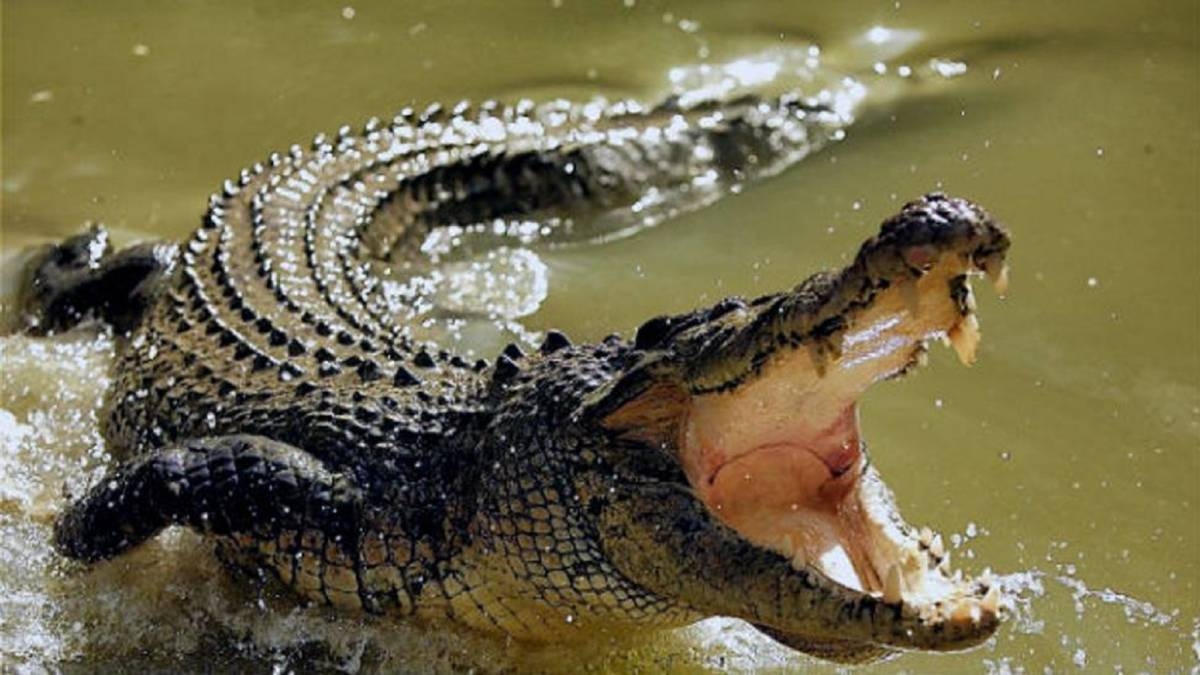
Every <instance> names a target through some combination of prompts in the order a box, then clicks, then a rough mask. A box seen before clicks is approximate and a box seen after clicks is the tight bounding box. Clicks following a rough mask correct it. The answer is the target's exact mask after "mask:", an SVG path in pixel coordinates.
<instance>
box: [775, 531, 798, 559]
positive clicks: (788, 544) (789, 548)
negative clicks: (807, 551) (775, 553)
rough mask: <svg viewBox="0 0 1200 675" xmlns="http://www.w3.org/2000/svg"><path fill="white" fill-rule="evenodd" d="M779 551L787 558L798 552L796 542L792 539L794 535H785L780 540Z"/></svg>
mask: <svg viewBox="0 0 1200 675" xmlns="http://www.w3.org/2000/svg"><path fill="white" fill-rule="evenodd" d="M779 550H781V551H783V554H784V555H786V556H787V557H789V558H790V557H792V554H793V553H795V552H796V542H795V541H794V540H793V539H792V535H790V534H785V535H783V536H782V537H780V538H779Z"/></svg>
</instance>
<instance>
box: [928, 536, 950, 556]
mask: <svg viewBox="0 0 1200 675" xmlns="http://www.w3.org/2000/svg"><path fill="white" fill-rule="evenodd" d="M929 552H930V553H932V554H933V557H935V558H938V559H941V558H943V557H945V556H946V543H945V542H944V541H942V535H941V534H935V535H933V537H932V538H931V539H930V541H929Z"/></svg>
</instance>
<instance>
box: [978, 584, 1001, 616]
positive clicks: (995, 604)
mask: <svg viewBox="0 0 1200 675" xmlns="http://www.w3.org/2000/svg"><path fill="white" fill-rule="evenodd" d="M979 606H980V607H982V608H983V611H985V612H987V613H989V614H995V613H997V612H999V611H1000V587H999V586H997V585H995V584H992V587H991V588H989V589H988V592H987V593H986V594H985V595H984V596H983V600H981V601H980V603H979Z"/></svg>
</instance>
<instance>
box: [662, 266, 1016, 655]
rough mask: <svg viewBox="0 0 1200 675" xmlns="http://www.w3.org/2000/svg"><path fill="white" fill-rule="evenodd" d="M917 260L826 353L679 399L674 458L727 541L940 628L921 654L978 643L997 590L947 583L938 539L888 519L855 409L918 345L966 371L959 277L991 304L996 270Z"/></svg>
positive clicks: (968, 327)
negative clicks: (977, 283) (944, 354)
mask: <svg viewBox="0 0 1200 675" xmlns="http://www.w3.org/2000/svg"><path fill="white" fill-rule="evenodd" d="M910 253H911V255H913V256H916V257H917V258H921V256H922V254H923V251H922V250H921V249H920V248H917V249H914V250H913V251H911V252H910ZM930 255H931V258H930V259H924V260H921V259H919V260H916V261H915V262H916V263H918V264H919V266H920V267H921V268H922V269H923V271H924V273H923V274H921V275H920V276H919V277H917V278H914V279H912V280H906V281H903V282H900V283H896V284H893V285H891V286H889V287H887V288H885V289H883V290H880V291H879V292H878V293H876V294H875V295H874V297H873V299H872V300H871V302H870V303H869V305H867V306H865V307H862V308H859V309H858V310H857V311H856V313H854V315H853V316H852V318H851V319H850V320H849V322H848V325H847V326H846V328H845V330H844V331H842V332H841V334H840V335H839V336H838V337H837V338H836V341H834V342H833V343H831V344H826V345H823V346H822V347H821V348H820V349H816V348H811V347H810V348H808V349H806V348H804V346H801V347H799V348H796V349H791V350H781V351H779V352H778V353H777V354H775V355H774V356H773V357H772V359H771V360H770V361H769V362H768V363H766V364H765V365H764V366H763V368H762V370H761V371H760V372H759V374H758V375H757V376H755V377H754V378H753V379H752V380H750V381H747V382H745V383H743V384H741V385H740V386H738V387H737V388H734V389H732V390H730V391H721V392H717V393H704V394H699V395H695V396H694V397H692V399H691V401H690V402H689V405H688V410H687V414H686V420H685V422H684V424H683V425H681V430H680V436H681V438H680V440H679V447H680V449H681V459H682V462H683V466H684V471H685V473H686V474H687V476H688V479H689V482H690V483H691V485H692V487H693V489H694V491H695V493H696V495H697V496H698V497H699V498H700V499H701V501H703V502H704V503H705V504H706V505H707V507H708V509H709V510H710V511H711V512H712V513H713V514H715V515H716V517H717V518H718V519H720V520H721V521H723V522H724V523H725V524H726V525H728V526H730V527H732V528H733V529H734V530H736V531H737V532H738V534H739V535H740V536H742V537H743V538H745V539H746V540H748V541H750V542H751V543H753V544H755V545H757V546H759V547H763V548H766V549H769V550H772V551H775V552H776V553H778V554H780V555H783V556H785V557H786V558H788V559H789V560H790V561H791V563H792V566H793V567H794V568H796V569H807V570H809V571H815V572H816V573H818V574H819V575H820V576H821V577H822V578H824V579H825V580H826V581H827V582H829V583H832V584H835V585H837V586H839V587H841V590H842V591H843V592H844V594H845V595H846V596H848V597H849V598H854V597H856V596H870V597H871V598H872V599H873V600H875V601H878V602H882V603H885V604H887V605H891V606H895V607H897V608H899V611H900V613H902V614H903V615H904V616H906V617H909V618H911V619H912V620H914V621H917V622H920V623H922V624H925V625H934V624H949V625H951V627H952V628H953V630H950V631H948V632H949V633H954V634H957V635H960V636H961V637H960V638H959V639H956V640H948V641H947V642H946V643H942V644H935V645H931V648H943V649H946V648H949V649H953V648H961V647H965V646H969V645H970V644H974V643H977V642H979V641H981V640H982V639H985V638H986V637H987V636H989V635H990V634H991V632H992V631H993V630H994V627H995V626H996V625H997V623H998V615H999V612H1000V592H999V589H998V588H997V587H996V585H995V584H994V583H992V582H991V580H990V579H989V578H987V575H986V574H985V576H984V577H983V578H980V579H969V578H965V577H964V576H963V575H962V574H961V573H960V572H957V571H954V570H952V569H951V568H950V554H949V551H947V550H946V546H945V543H944V541H943V539H942V537H941V535H939V534H936V533H934V532H933V531H932V530H930V529H929V528H919V529H918V528H914V527H912V526H910V525H908V524H907V523H905V522H904V521H903V519H902V518H901V517H900V516H899V513H898V511H897V510H896V507H895V504H894V503H893V499H892V496H891V493H890V491H889V490H888V489H887V487H886V486H885V485H884V484H883V482H882V480H881V479H880V478H879V477H878V475H877V473H876V472H875V471H874V469H873V468H872V467H871V466H870V462H869V461H868V457H867V454H866V445H865V443H864V442H863V440H862V438H861V436H860V434H859V426H858V411H857V405H856V401H857V399H858V397H859V396H861V395H862V393H863V392H864V391H866V389H867V388H868V387H869V386H871V385H872V384H873V383H875V382H878V381H880V380H884V379H889V378H893V377H896V376H898V375H901V374H903V373H905V372H907V371H908V370H910V369H911V368H913V367H914V366H916V365H918V364H919V363H921V362H922V361H923V355H924V353H925V351H926V345H927V343H928V342H930V341H933V340H942V341H945V342H946V343H948V344H949V345H950V346H951V347H953V349H954V350H955V351H956V352H957V354H958V356H959V358H960V360H961V361H962V362H964V363H970V362H971V361H972V360H973V359H974V354H975V349H976V346H977V345H978V342H979V324H978V321H977V319H976V316H975V313H974V298H973V296H972V294H971V287H970V278H971V276H974V275H978V274H983V273H984V272H985V271H986V273H988V275H989V276H990V277H991V278H992V280H993V282H994V284H995V286H996V287H997V289H998V290H1000V291H1001V292H1003V290H1004V285H1005V283H1006V279H1005V276H1004V275H1005V272H1004V271H1003V265H1002V262H1001V261H998V260H993V261H991V262H992V264H991V265H990V266H988V265H987V262H986V261H985V262H984V263H982V264H981V263H977V262H976V261H975V260H973V259H972V257H971V256H969V255H962V254H959V253H957V252H944V253H942V254H937V253H933V252H930Z"/></svg>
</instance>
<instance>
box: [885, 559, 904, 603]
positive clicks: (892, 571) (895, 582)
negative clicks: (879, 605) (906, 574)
mask: <svg viewBox="0 0 1200 675" xmlns="http://www.w3.org/2000/svg"><path fill="white" fill-rule="evenodd" d="M901 592H902V582H901V580H900V566H899V565H897V564H895V563H893V564H892V566H891V567H889V568H888V571H887V578H886V579H885V580H884V582H883V601H884V602H887V603H892V604H895V603H898V602H900V601H902V600H903V599H904V598H903V596H902V595H901Z"/></svg>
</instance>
